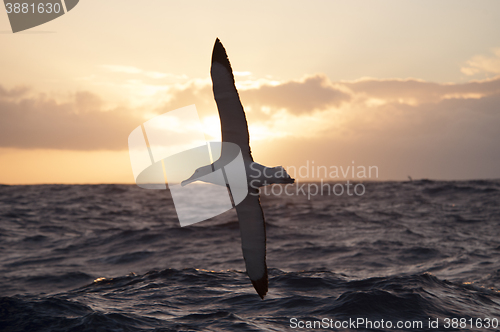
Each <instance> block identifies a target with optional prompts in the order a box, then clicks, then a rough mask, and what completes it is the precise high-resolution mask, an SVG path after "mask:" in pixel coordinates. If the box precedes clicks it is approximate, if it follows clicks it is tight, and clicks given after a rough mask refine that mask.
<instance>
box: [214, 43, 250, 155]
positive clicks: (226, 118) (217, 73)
mask: <svg viewBox="0 0 500 332" xmlns="http://www.w3.org/2000/svg"><path fill="white" fill-rule="evenodd" d="M210 74H211V76H212V83H213V92H214V97H215V102H216V103H217V109H218V110H219V118H220V125H221V129H222V142H231V143H235V144H237V145H238V146H239V147H240V149H241V153H242V156H243V159H245V160H247V161H253V158H252V153H251V151H250V136H249V134H248V124H247V119H246V117H245V111H244V110H243V106H242V105H241V101H240V96H239V95H238V90H236V86H235V85H234V77H233V70H232V69H231V64H230V63H229V59H228V58H227V53H226V50H225V49H224V46H222V43H221V42H220V40H219V39H218V38H217V40H216V41H215V45H214V50H213V53H212V67H211V69H210ZM223 148H224V147H223ZM221 155H222V153H221Z"/></svg>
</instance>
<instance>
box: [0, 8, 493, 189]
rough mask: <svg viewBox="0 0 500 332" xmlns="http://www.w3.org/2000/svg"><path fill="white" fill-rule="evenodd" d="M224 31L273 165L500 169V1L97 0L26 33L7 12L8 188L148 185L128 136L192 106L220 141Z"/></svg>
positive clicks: (2, 104) (2, 57) (2, 176)
mask: <svg viewBox="0 0 500 332" xmlns="http://www.w3.org/2000/svg"><path fill="white" fill-rule="evenodd" d="M217 37H218V38H220V40H221V41H222V43H223V44H224V46H225V48H226V50H227V53H228V56H229V59H230V61H231V64H232V67H233V70H234V72H235V81H236V85H237V87H238V89H239V93H240V97H241V101H242V103H243V106H244V108H245V111H246V115H247V119H248V123H249V131H250V137H251V142H250V143H251V147H252V153H253V157H254V160H256V161H258V162H259V163H261V164H264V165H268V166H277V165H282V166H285V168H290V169H295V170H298V169H299V168H300V167H301V166H304V167H306V166H307V169H309V170H310V172H309V173H308V174H306V173H305V172H303V173H302V175H300V174H295V176H297V177H298V178H299V179H301V180H318V179H319V178H318V177H317V176H315V175H312V172H311V171H312V169H313V168H314V167H318V166H323V167H326V168H328V169H329V170H334V169H335V168H336V169H338V170H339V171H338V174H337V175H338V176H337V177H336V176H335V174H333V173H332V174H330V172H329V174H328V176H327V177H325V178H324V180H331V181H337V180H344V179H347V178H353V179H356V180H406V179H407V177H408V176H411V177H412V178H413V179H422V178H427V179H437V180H465V179H493V178H500V144H498V143H499V142H500V130H499V128H500V106H499V105H500V2H498V1H495V0H492V1H474V2H471V1H461V0H452V1H446V0H445V1H439V2H436V1H427V0H419V1H401V0H397V1H392V0H391V1H373V0H370V1H369V0H366V1H357V0H354V1H335V0H328V1H326V0H325V1H320V0H315V1H310V2H304V1H273V2H271V3H270V2H267V1H252V2H236V1H210V2H207V1H184V2H179V1H165V0H149V1H141V2H139V1H130V0H107V1H98V0H85V1H80V3H79V4H78V5H77V6H76V7H75V8H74V9H73V10H71V11H70V12H68V13H67V14H65V15H63V16H61V17H59V18H57V19H55V20H53V21H51V22H48V23H45V24H43V25H40V26H38V27H35V28H32V29H29V30H26V31H24V32H19V33H15V34H13V33H12V31H11V28H10V25H9V20H8V17H7V14H6V12H5V11H3V12H1V13H0V50H1V51H0V73H1V74H0V183H3V184H40V183H70V184H85V183H134V176H133V172H132V168H131V162H130V157H129V152H128V136H129V134H130V133H131V132H132V131H133V130H134V129H135V128H137V127H138V126H140V125H141V124H142V123H144V122H146V121H148V120H149V119H151V118H154V117H155V116H157V115H160V114H164V113H166V112H169V111H173V110H175V109H178V108H181V107H185V106H188V105H192V104H195V105H196V108H197V110H198V113H199V115H200V118H201V122H202V125H203V132H204V134H205V137H206V138H207V139H218V138H219V137H220V127H219V123H218V115H217V108H216V104H215V102H214V99H213V94H212V90H211V80H210V59H211V52H212V47H213V44H214V41H215V38H217ZM180 126H181V127H182V125H180ZM313 166H314V167H313ZM347 167H355V169H356V173H355V174H354V176H352V174H353V173H351V174H347V173H346V174H347V175H345V176H344V175H343V174H342V171H341V170H347ZM363 167H365V168H366V169H368V167H376V169H377V173H376V175H375V174H372V175H371V176H370V177H367V176H365V177H363V176H357V175H358V174H357V171H358V170H360V169H362V168H363ZM351 170H352V169H351ZM292 173H293V172H292ZM292 175H294V174H292Z"/></svg>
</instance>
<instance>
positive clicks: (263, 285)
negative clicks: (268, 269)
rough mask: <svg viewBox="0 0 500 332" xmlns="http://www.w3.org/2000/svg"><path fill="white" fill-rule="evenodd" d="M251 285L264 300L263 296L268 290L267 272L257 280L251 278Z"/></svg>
mask: <svg viewBox="0 0 500 332" xmlns="http://www.w3.org/2000/svg"><path fill="white" fill-rule="evenodd" d="M252 285H253V287H254V288H255V290H256V291H257V294H259V296H260V298H261V299H262V300H264V296H266V294H267V290H268V279H267V273H266V274H264V276H263V277H262V278H260V279H259V280H252Z"/></svg>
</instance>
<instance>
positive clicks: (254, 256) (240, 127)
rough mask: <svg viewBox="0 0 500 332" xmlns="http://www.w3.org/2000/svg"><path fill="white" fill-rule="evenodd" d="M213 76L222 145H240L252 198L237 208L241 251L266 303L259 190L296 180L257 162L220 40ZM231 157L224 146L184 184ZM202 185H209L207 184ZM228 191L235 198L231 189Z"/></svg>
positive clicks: (214, 168) (218, 166)
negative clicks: (216, 158)
mask: <svg viewBox="0 0 500 332" xmlns="http://www.w3.org/2000/svg"><path fill="white" fill-rule="evenodd" d="M210 74H211V76H212V84H213V92H214V97H215V102H216V103H217V109H218V111H219V118H220V123H221V129H222V142H223V143H224V142H229V143H234V144H237V145H238V146H239V148H240V149H241V153H242V156H243V162H244V165H245V171H246V176H247V186H248V194H247V196H246V197H245V199H244V200H243V201H241V202H240V203H239V204H237V205H236V206H235V207H236V214H237V215H238V220H239V225H240V233H241V248H242V250H243V258H244V259H245V265H246V269H247V274H248V276H249V278H250V280H251V281H252V284H253V286H254V288H255V290H256V291H257V293H258V294H259V296H260V297H261V298H262V299H264V296H265V295H266V294H267V291H268V276H267V265H266V222H265V219H264V212H263V211H262V207H261V205H260V195H259V187H262V186H266V185H270V184H275V183H294V182H295V180H294V179H292V178H291V177H290V176H289V175H288V173H287V172H286V170H285V169H284V168H283V167H282V166H278V167H266V166H263V165H261V164H258V163H256V162H254V161H253V158H252V153H251V151H250V135H249V134H248V124H247V120H246V117H245V111H244V110H243V106H242V105H241V101H240V97H239V95H238V90H237V89H236V86H235V83H234V76H233V70H232V69H231V64H230V63H229V59H228V57H227V53H226V50H225V49H224V46H222V43H221V42H220V40H219V39H218V38H217V39H216V40H215V45H214V49H213V53H212V67H211V70H210ZM227 155H228V153H227V149H226V152H225V149H224V145H223V146H222V152H221V156H220V158H219V159H218V160H217V161H215V162H214V163H213V164H211V165H206V166H203V167H200V168H198V169H197V170H196V171H195V172H194V174H193V175H192V176H191V177H190V178H189V179H187V180H185V181H182V183H181V184H182V185H183V186H185V185H187V184H189V183H191V182H194V181H197V180H201V179H200V178H201V177H203V176H206V175H208V174H210V173H211V172H213V171H215V170H218V169H220V168H222V167H223V166H224V165H225V164H227V161H228V156H227ZM206 178H207V177H205V178H204V179H206ZM201 181H205V182H207V180H201ZM216 184H218V183H216ZM228 191H229V194H231V190H230V188H229V186H228Z"/></svg>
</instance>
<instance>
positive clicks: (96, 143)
mask: <svg viewBox="0 0 500 332" xmlns="http://www.w3.org/2000/svg"><path fill="white" fill-rule="evenodd" d="M5 91H7V90H6V89H5V88H3V87H2V86H0V119H1V121H0V147H10V148H23V149H41V148H49V149H61V150H122V149H126V148H127V137H128V135H129V134H130V132H131V131H132V130H133V129H134V128H135V127H137V126H138V125H140V124H141V123H142V122H143V119H142V118H139V117H138V116H136V115H134V113H132V112H131V110H129V109H126V108H115V109H111V110H105V109H103V106H102V105H103V102H102V100H101V98H100V97H99V96H97V95H95V94H92V93H90V92H86V91H82V92H77V93H75V94H74V95H73V96H72V98H71V99H70V100H68V101H58V100H56V99H54V98H51V97H47V96H46V95H44V94H40V95H37V96H27V95H25V94H26V92H25V91H26V89H25V88H14V89H11V90H9V91H8V92H7V93H5Z"/></svg>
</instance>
